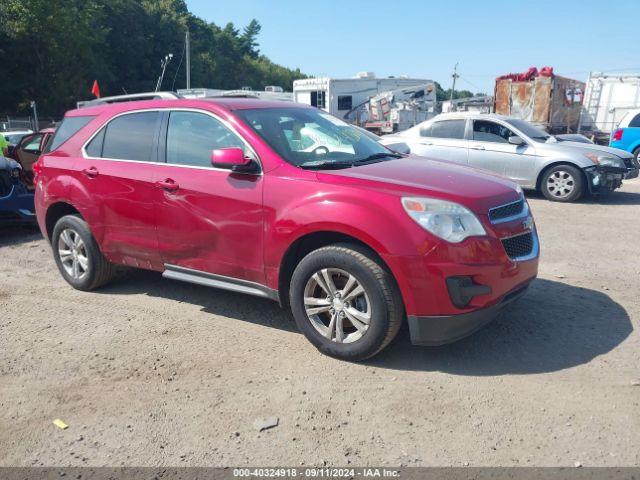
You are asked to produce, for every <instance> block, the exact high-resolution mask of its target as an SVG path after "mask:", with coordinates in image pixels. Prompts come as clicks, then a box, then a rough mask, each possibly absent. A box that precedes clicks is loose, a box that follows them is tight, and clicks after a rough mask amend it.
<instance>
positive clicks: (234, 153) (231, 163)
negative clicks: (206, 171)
mask: <svg viewBox="0 0 640 480" xmlns="http://www.w3.org/2000/svg"><path fill="white" fill-rule="evenodd" d="M211 165H212V166H213V167H215V168H224V169H226V170H231V171H232V172H234V173H259V171H260V169H259V167H258V165H257V163H256V162H255V161H254V160H252V159H251V158H249V157H245V155H244V151H243V150H242V149H241V148H239V147H231V148H219V149H217V150H213V151H212V152H211Z"/></svg>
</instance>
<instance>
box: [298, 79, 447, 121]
mask: <svg viewBox="0 0 640 480" xmlns="http://www.w3.org/2000/svg"><path fill="white" fill-rule="evenodd" d="M423 84H430V85H433V88H432V89H431V92H430V93H429V94H428V96H427V99H426V100H427V101H431V102H433V109H432V110H433V111H435V105H436V87H435V84H434V82H433V80H428V79H424V78H407V77H389V78H377V77H376V76H375V74H374V73H372V72H362V73H359V74H358V75H357V76H356V77H355V78H330V77H316V78H304V79H301V80H294V82H293V99H294V101H295V102H298V103H306V104H307V105H312V106H314V107H318V108H320V109H322V110H324V111H326V112H329V113H331V114H333V115H335V116H337V117H339V118H345V115H347V114H348V113H350V112H351V111H352V110H354V109H356V108H357V107H358V106H360V105H364V104H365V103H366V102H367V101H368V100H369V99H370V98H371V97H373V96H375V95H378V94H379V93H382V92H388V91H390V90H398V89H401V88H405V87H412V86H415V85H423ZM351 120H353V119H351Z"/></svg>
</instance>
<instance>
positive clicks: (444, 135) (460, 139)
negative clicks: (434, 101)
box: [411, 119, 469, 165]
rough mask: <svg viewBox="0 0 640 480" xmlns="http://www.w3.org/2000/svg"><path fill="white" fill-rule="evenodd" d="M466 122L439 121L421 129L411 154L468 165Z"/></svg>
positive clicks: (455, 120)
mask: <svg viewBox="0 0 640 480" xmlns="http://www.w3.org/2000/svg"><path fill="white" fill-rule="evenodd" d="M465 129H466V120H465V119H451V120H438V121H435V122H432V123H431V124H429V125H427V126H425V127H423V128H422V129H420V137H419V138H418V139H415V140H414V141H413V142H412V144H411V153H415V154H416V155H422V156H425V157H429V158H435V159H437V160H448V161H451V162H456V163H462V164H465V165H466V164H467V162H468V144H469V142H468V140H466V139H465Z"/></svg>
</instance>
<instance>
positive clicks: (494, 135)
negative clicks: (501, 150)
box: [473, 120, 515, 143]
mask: <svg viewBox="0 0 640 480" xmlns="http://www.w3.org/2000/svg"><path fill="white" fill-rule="evenodd" d="M512 135H515V134H514V133H513V132H512V131H511V130H509V129H508V128H507V127H505V126H503V125H500V124H499V123H495V122H488V121H486V120H474V121H473V139H474V140H476V141H478V142H493V143H508V142H509V137H510V136H512Z"/></svg>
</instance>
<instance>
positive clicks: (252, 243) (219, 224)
mask: <svg viewBox="0 0 640 480" xmlns="http://www.w3.org/2000/svg"><path fill="white" fill-rule="evenodd" d="M162 131H163V134H162V138H163V139H166V141H163V143H162V147H161V149H160V150H161V153H160V155H161V156H162V158H163V160H165V161H166V164H165V165H164V166H163V168H162V171H161V172H158V176H157V177H156V181H157V182H159V184H160V185H162V186H163V187H162V188H161V189H160V190H159V192H160V199H159V202H158V205H157V215H158V217H157V218H158V242H159V246H160V250H161V252H162V261H163V262H164V263H165V264H166V265H172V266H178V267H183V268H188V269H191V270H197V271H200V272H207V273H213V274H216V275H222V276H225V277H231V278H234V279H241V280H247V281H250V282H257V283H262V284H263V283H264V281H265V279H264V266H263V265H264V262H263V247H262V228H263V209H262V187H263V177H262V175H261V174H259V175H250V174H238V173H232V172H231V171H229V170H224V169H218V168H213V167H212V166H211V152H212V151H213V150H214V149H220V148H229V147H240V148H243V149H244V150H245V152H246V153H247V154H251V155H253V156H254V157H255V158H257V156H256V155H255V153H253V152H252V151H251V148H250V147H249V145H248V144H247V143H246V142H245V141H244V140H243V139H242V138H241V137H240V136H239V135H238V134H237V133H235V132H234V131H233V129H232V128H231V127H230V126H229V125H228V124H227V123H226V122H225V121H224V120H222V119H220V118H218V117H216V116H214V115H213V114H211V113H209V112H203V111H192V110H189V111H187V110H184V111H183V110H175V111H171V112H170V113H168V114H167V118H166V119H165V120H164V121H163V130H162Z"/></svg>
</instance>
